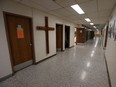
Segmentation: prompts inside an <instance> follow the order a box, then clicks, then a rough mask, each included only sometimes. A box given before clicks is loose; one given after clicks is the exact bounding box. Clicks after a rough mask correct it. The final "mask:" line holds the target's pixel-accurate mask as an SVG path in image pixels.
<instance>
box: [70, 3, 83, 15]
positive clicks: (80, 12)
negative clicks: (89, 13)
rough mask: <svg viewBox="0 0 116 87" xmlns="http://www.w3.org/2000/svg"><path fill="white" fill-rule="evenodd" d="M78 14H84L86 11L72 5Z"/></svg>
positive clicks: (76, 5)
mask: <svg viewBox="0 0 116 87" xmlns="http://www.w3.org/2000/svg"><path fill="white" fill-rule="evenodd" d="M71 7H72V8H73V9H74V10H75V11H76V12H77V13H79V14H84V11H83V10H82V9H81V8H80V6H79V5H78V4H75V5H72V6H71Z"/></svg>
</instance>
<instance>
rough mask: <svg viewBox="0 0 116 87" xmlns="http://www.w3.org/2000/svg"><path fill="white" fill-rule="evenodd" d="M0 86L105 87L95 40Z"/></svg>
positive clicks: (102, 67) (48, 60)
mask: <svg viewBox="0 0 116 87" xmlns="http://www.w3.org/2000/svg"><path fill="white" fill-rule="evenodd" d="M0 87H109V82H108V76H107V70H106V65H105V59H104V54H103V50H102V47H101V43H100V41H99V38H96V39H95V40H89V41H88V42H87V43H86V44H84V45H83V46H75V47H73V48H70V49H66V50H65V51H64V52H58V53H57V55H56V56H54V57H52V58H50V59H47V60H46V61H43V62H41V63H39V64H37V65H32V66H30V67H28V68H26V69H23V70H21V71H19V72H17V73H16V74H15V75H14V76H12V77H11V78H9V79H7V80H5V81H3V82H1V83H0Z"/></svg>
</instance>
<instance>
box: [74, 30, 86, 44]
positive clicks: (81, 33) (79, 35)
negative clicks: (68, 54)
mask: <svg viewBox="0 0 116 87" xmlns="http://www.w3.org/2000/svg"><path fill="white" fill-rule="evenodd" d="M84 42H85V29H84V28H77V31H76V43H84Z"/></svg>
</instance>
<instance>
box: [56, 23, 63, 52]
mask: <svg viewBox="0 0 116 87" xmlns="http://www.w3.org/2000/svg"><path fill="white" fill-rule="evenodd" d="M56 49H61V50H63V25H60V24H56Z"/></svg>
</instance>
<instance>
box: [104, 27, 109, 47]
mask: <svg viewBox="0 0 116 87" xmlns="http://www.w3.org/2000/svg"><path fill="white" fill-rule="evenodd" d="M105 34H106V35H105V44H104V47H105V48H106V47H107V40H108V26H107V27H106V32H105Z"/></svg>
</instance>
